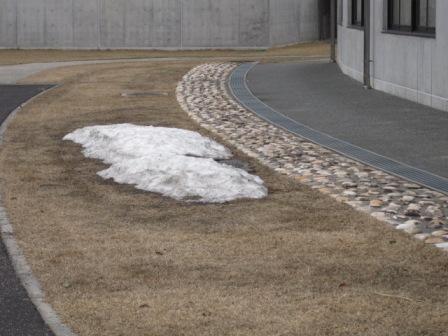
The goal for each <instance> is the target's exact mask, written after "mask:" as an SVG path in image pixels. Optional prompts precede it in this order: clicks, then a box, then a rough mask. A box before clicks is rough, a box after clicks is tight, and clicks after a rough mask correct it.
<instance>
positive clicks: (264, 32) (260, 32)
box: [238, 0, 270, 47]
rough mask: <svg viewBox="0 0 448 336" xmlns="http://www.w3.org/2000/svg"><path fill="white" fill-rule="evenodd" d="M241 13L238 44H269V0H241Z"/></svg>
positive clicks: (260, 45)
mask: <svg viewBox="0 0 448 336" xmlns="http://www.w3.org/2000/svg"><path fill="white" fill-rule="evenodd" d="M239 13H240V14H239V23H238V24H239V27H240V29H239V38H238V40H239V43H238V45H239V46H241V47H245V46H246V47H264V46H269V45H270V39H269V30H270V29H269V0H244V1H240V4H239Z"/></svg>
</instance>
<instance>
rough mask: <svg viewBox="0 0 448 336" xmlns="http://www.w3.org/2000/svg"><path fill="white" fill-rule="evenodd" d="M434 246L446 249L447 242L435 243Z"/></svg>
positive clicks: (447, 247)
mask: <svg viewBox="0 0 448 336" xmlns="http://www.w3.org/2000/svg"><path fill="white" fill-rule="evenodd" d="M436 246H437V247H438V248H441V249H443V250H448V243H440V244H437V245H436Z"/></svg>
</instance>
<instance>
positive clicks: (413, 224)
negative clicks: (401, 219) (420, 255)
mask: <svg viewBox="0 0 448 336" xmlns="http://www.w3.org/2000/svg"><path fill="white" fill-rule="evenodd" d="M419 225H420V223H419V222H418V221H415V220H410V221H407V222H406V223H404V224H400V225H398V226H397V230H402V231H404V232H407V233H409V234H417V233H421V232H422V230H421V229H420V227H419Z"/></svg>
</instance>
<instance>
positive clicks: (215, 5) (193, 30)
mask: <svg viewBox="0 0 448 336" xmlns="http://www.w3.org/2000/svg"><path fill="white" fill-rule="evenodd" d="M238 17H239V0H227V1H216V0H195V1H191V2H186V1H184V2H183V5H182V31H183V47H186V48H195V47H232V46H238V35H239V27H238V23H239V18H238Z"/></svg>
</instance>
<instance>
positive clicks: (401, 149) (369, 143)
mask: <svg viewBox="0 0 448 336" xmlns="http://www.w3.org/2000/svg"><path fill="white" fill-rule="evenodd" d="M247 79H248V85H249V88H250V89H251V91H252V92H253V93H254V95H256V96H257V97H258V98H259V99H261V100H262V101H263V102H264V103H266V104H267V105H269V106H270V107H272V108H274V109H275V110H277V111H279V112H281V113H282V114H284V115H286V116H288V117H290V118H291V119H294V120H296V121H298V122H300V123H302V124H305V125H307V126H309V127H311V128H314V129H316V130H318V131H321V132H323V133H326V134H329V135H331V136H333V137H336V138H338V139H341V140H345V141H347V142H350V143H352V144H354V145H357V146H359V147H362V148H365V149H368V150H371V151H373V152H375V153H377V154H380V155H384V156H387V157H389V158H392V159H394V160H396V161H399V162H402V163H406V164H409V165H411V166H414V167H416V168H420V169H423V170H427V171H429V172H432V173H434V174H436V175H439V176H443V177H448V131H447V130H448V112H443V111H438V110H435V109H432V108H429V107H425V106H423V105H420V104H416V103H412V102H410V101H407V100H404V99H400V98H397V97H394V96H392V95H388V94H385V93H382V92H379V91H376V90H364V89H363V87H362V85H361V84H360V83H358V82H357V81H355V80H353V79H351V78H349V77H347V76H345V75H344V74H342V72H341V71H340V70H339V68H338V67H337V65H335V64H330V63H323V62H318V63H289V64H259V65H257V66H255V67H254V68H253V69H252V70H251V71H250V72H249V75H248V78H247Z"/></svg>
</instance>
